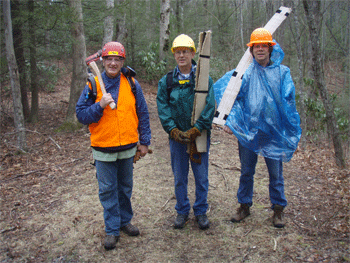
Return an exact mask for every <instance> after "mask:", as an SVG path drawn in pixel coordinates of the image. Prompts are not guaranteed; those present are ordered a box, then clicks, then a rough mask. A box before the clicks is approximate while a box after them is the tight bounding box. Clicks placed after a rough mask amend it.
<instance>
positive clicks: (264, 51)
mask: <svg viewBox="0 0 350 263" xmlns="http://www.w3.org/2000/svg"><path fill="white" fill-rule="evenodd" d="M253 56H254V58H255V60H256V61H257V62H258V63H259V64H260V65H261V66H263V67H266V66H267V64H268V63H269V61H270V53H269V46H268V44H254V46H253Z"/></svg>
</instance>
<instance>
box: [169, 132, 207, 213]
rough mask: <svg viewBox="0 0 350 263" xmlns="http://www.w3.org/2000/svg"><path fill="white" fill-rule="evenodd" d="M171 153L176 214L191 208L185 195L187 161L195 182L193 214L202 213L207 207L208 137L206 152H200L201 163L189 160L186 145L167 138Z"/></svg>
mask: <svg viewBox="0 0 350 263" xmlns="http://www.w3.org/2000/svg"><path fill="white" fill-rule="evenodd" d="M169 145H170V153H171V168H172V170H173V173H174V183H175V196H176V205H175V209H176V211H177V213H178V214H189V212H190V210H191V205H190V201H189V199H188V196H187V185H188V172H189V163H191V167H192V171H193V175H194V179H195V184H196V201H195V203H194V204H193V211H194V214H195V216H197V215H203V214H205V213H206V212H207V209H208V202H207V197H208V187H209V180H208V164H209V146H210V137H209V136H208V141H207V152H205V153H201V157H202V161H201V164H197V163H194V162H192V161H191V160H190V155H189V154H188V153H187V145H185V144H181V143H178V142H176V141H174V140H172V139H170V140H169Z"/></svg>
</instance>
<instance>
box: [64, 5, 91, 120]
mask: <svg viewBox="0 0 350 263" xmlns="http://www.w3.org/2000/svg"><path fill="white" fill-rule="evenodd" d="M68 3H69V6H70V8H71V10H72V19H73V21H72V28H71V32H72V39H73V45H72V47H73V50H72V52H73V56H72V57H73V75H72V82H71V87H70V96H69V104H68V111H67V116H66V122H69V123H77V122H78V121H77V118H76V115H75V106H76V103H77V102H78V99H79V97H80V94H81V91H82V89H83V88H84V86H85V84H86V79H87V69H86V64H85V58H86V46H85V35H84V25H83V10H82V6H81V0H69V1H68Z"/></svg>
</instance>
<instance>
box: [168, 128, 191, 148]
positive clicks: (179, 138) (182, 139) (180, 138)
mask: <svg viewBox="0 0 350 263" xmlns="http://www.w3.org/2000/svg"><path fill="white" fill-rule="evenodd" d="M170 137H171V138H173V139H174V140H175V141H176V142H179V143H182V144H188V143H190V142H191V141H190V138H189V137H187V136H185V133H184V132H183V131H180V130H179V129H178V128H174V129H172V130H171V132H170Z"/></svg>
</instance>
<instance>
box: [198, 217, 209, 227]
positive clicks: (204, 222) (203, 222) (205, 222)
mask: <svg viewBox="0 0 350 263" xmlns="http://www.w3.org/2000/svg"><path fill="white" fill-rule="evenodd" d="M196 219H197V222H198V225H199V228H200V229H202V230H204V229H207V228H209V219H208V217H207V215H206V214H204V215H199V216H196Z"/></svg>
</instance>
